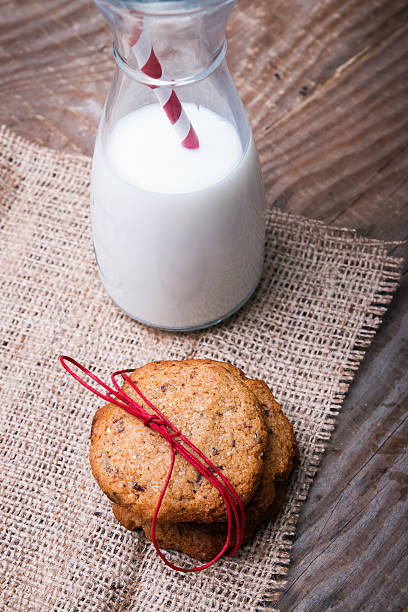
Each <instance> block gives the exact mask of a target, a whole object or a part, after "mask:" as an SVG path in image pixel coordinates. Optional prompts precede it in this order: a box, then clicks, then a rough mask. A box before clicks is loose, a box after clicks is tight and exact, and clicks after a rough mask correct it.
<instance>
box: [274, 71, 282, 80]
mask: <svg viewBox="0 0 408 612" xmlns="http://www.w3.org/2000/svg"><path fill="white" fill-rule="evenodd" d="M275 79H277V80H278V81H280V80H281V75H280V74H279V72H275Z"/></svg>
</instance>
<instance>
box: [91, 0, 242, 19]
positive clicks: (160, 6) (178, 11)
mask: <svg viewBox="0 0 408 612" xmlns="http://www.w3.org/2000/svg"><path fill="white" fill-rule="evenodd" d="M235 2H236V0H95V3H96V4H97V5H99V4H105V5H107V6H112V7H116V8H119V9H126V10H131V11H132V12H135V13H140V14H141V15H146V16H150V17H156V16H157V17H172V16H174V17H179V16H180V15H183V16H184V15H191V14H199V13H208V12H213V11H215V10H218V9H220V8H221V7H224V6H228V5H229V4H235Z"/></svg>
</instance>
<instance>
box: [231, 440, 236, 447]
mask: <svg viewBox="0 0 408 612" xmlns="http://www.w3.org/2000/svg"><path fill="white" fill-rule="evenodd" d="M235 447H236V443H235V440H233V441H232V448H235Z"/></svg>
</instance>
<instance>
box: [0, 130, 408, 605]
mask: <svg viewBox="0 0 408 612" xmlns="http://www.w3.org/2000/svg"><path fill="white" fill-rule="evenodd" d="M0 166H1V170H0V195H1V201H0V204H1V208H0V211H1V212H0V249H1V291H0V308H1V317H0V329H1V336H0V343H1V364H2V370H1V374H0V394H1V396H0V397H1V401H0V412H1V449H0V456H1V461H2V467H1V470H0V473H1V479H2V497H1V502H0V508H1V521H2V526H1V531H2V537H1V544H0V548H1V563H2V584H1V585H0V586H1V596H0V597H1V601H2V605H3V606H4V608H3V609H7V610H13V611H19V610H30V611H31V610H46V611H49V610H69V611H73V610H87V611H88V610H95V611H102V610H106V611H108V610H109V611H110V610H118V611H119V610H139V611H143V612H145V611H149V612H150V611H154V610H166V611H172V610H174V611H177V612H179V611H183V612H187V611H190V610H191V611H193V610H194V611H198V610H200V611H201V610H202V611H204V610H205V611H207V610H212V611H215V610H225V611H228V612H231V611H232V610H264V609H265V607H267V608H268V609H271V607H272V606H273V603H271V602H273V601H274V600H277V598H278V596H279V592H280V591H281V589H282V587H283V585H284V582H285V578H284V577H285V573H286V572H287V567H288V564H289V554H290V547H291V542H292V540H293V536H294V533H295V525H296V519H297V516H298V514H299V510H300V506H301V504H302V503H303V501H304V500H305V499H306V495H307V492H308V489H309V487H310V484H311V482H312V480H313V477H314V475H315V473H316V470H317V467H318V465H319V462H320V459H321V456H322V453H323V451H324V449H325V447H326V445H327V443H328V440H329V439H330V435H331V432H332V430H333V428H334V425H335V420H336V415H337V414H338V411H339V409H340V406H341V403H342V401H343V399H344V394H345V393H346V391H347V388H348V386H349V384H350V382H351V380H352V378H353V376H354V373H355V371H356V369H357V367H358V365H359V363H360V361H361V359H362V357H363V355H364V351H365V350H366V348H367V346H368V345H369V343H370V341H371V340H372V338H373V336H374V333H375V330H376V329H377V327H378V325H379V324H380V321H381V317H382V315H383V314H384V312H385V310H386V305H387V304H388V303H389V302H390V300H391V298H392V294H393V292H394V291H395V289H396V287H397V283H398V279H399V270H400V265H401V261H400V260H397V259H395V258H392V257H390V256H388V255H387V249H388V247H389V245H387V244H384V243H383V242H380V241H377V240H368V239H365V238H359V237H358V236H356V234H355V233H354V232H353V231H350V230H343V229H338V228H329V227H325V226H324V225H322V224H321V223H319V222H316V221H311V220H308V219H304V218H300V217H295V216H292V215H289V214H287V213H284V212H282V211H280V210H277V209H273V210H270V211H268V212H267V255H266V264H265V270H264V276H263V279H262V282H261V284H260V287H259V289H258V290H257V292H256V294H255V296H254V298H253V299H252V300H251V301H250V303H248V304H247V305H246V306H245V307H244V308H243V309H242V310H241V311H240V312H239V313H238V314H237V315H235V316H234V317H232V318H231V319H230V320H228V321H226V322H225V323H223V324H221V325H218V326H217V327H214V328H212V329H208V330H204V331H201V332H194V333H188V334H175V333H164V332H158V331H155V330H153V329H148V328H146V327H143V326H142V325H139V324H137V323H135V322H134V321H132V320H131V319H129V318H128V317H127V316H125V315H123V314H122V313H121V312H120V311H119V310H118V309H117V308H116V306H114V304H113V303H112V302H111V301H110V299H109V298H108V297H107V295H106V293H105V291H104V289H103V287H102V284H101V281H100V280H99V277H98V273H97V269H96V265H95V261H94V256H93V252H92V245H91V236H90V225H89V202H88V199H89V195H88V192H89V170H90V163H89V160H88V159H87V158H85V157H78V156H71V155H66V154H60V153H56V152H54V151H49V150H46V149H43V148H40V147H37V146H34V145H31V144H29V143H27V142H26V141H24V140H22V139H20V138H17V137H15V136H14V135H12V134H11V133H10V132H9V131H7V130H6V129H4V128H3V129H2V130H0ZM60 353H66V354H69V355H71V356H73V357H75V358H77V359H78V360H80V361H81V362H83V363H84V364H86V365H88V366H91V367H93V368H94V369H95V372H96V373H97V374H98V375H99V376H101V377H102V378H103V377H106V378H107V377H108V375H109V373H110V372H111V371H113V370H116V369H119V368H125V367H132V366H134V367H137V366H139V365H141V364H143V363H145V362H148V361H151V360H156V359H162V358H177V359H182V358H190V357H213V358H215V359H222V360H227V361H230V362H232V363H234V364H236V365H237V366H239V367H241V368H243V369H244V370H245V372H246V373H247V374H248V375H250V376H253V377H260V378H263V379H264V380H266V381H267V382H268V384H270V386H271V387H272V389H273V390H274V393H275V394H276V396H277V398H278V399H279V401H280V402H281V403H282V404H283V406H284V409H285V412H286V414H287V415H288V417H289V418H290V420H291V422H292V423H293V425H294V428H295V432H296V437H297V440H298V443H299V447H300V457H301V459H300V466H299V469H298V471H297V472H296V474H295V477H294V479H293V482H292V486H291V488H290V490H289V496H288V500H287V503H286V506H285V508H284V510H283V511H282V512H281V514H280V515H279V517H278V518H277V519H276V520H275V522H269V523H268V524H267V525H265V527H264V528H262V529H261V530H260V531H259V533H258V535H257V536H256V538H255V539H254V541H253V542H252V543H251V544H250V545H247V546H245V547H244V548H243V549H242V550H241V551H240V552H239V554H238V555H237V556H236V557H235V558H232V559H229V558H226V559H223V560H222V561H221V562H219V563H218V564H217V565H215V566H212V567H211V568H210V569H208V570H207V571H204V572H200V573H197V574H191V575H181V574H178V573H175V572H173V571H172V570H168V569H167V568H166V567H165V566H164V565H163V563H162V562H161V561H160V560H159V558H158V557H157V556H156V553H155V552H154V549H153V547H152V545H151V544H149V543H146V542H145V540H144V539H143V537H141V536H139V535H138V534H136V533H130V532H126V531H125V530H124V529H123V528H121V527H120V526H119V525H118V524H117V523H116V522H115V520H114V519H113V517H112V513H111V509H110V503H109V501H108V500H107V499H106V498H105V497H104V496H103V495H102V493H101V491H100V490H99V489H98V487H97V485H96V484H95V482H94V480H93V478H92V476H91V472H90V468H89V465H88V446H89V432H90V424H91V420H92V415H93V413H94V411H95V409H96V408H97V406H98V405H99V403H98V400H97V399H96V398H95V397H94V396H92V395H91V394H89V393H87V392H86V391H85V390H84V389H83V388H82V387H80V386H79V385H78V384H77V383H75V382H74V381H73V380H72V379H71V378H70V377H69V376H68V375H67V374H66V373H65V372H64V371H63V370H62V368H61V367H60V365H59V363H58V361H57V360H58V356H59V355H60ZM170 556H171V558H172V559H173V560H176V561H177V562H178V563H187V564H188V563H189V560H188V559H187V558H185V557H183V556H182V555H179V554H177V553H170Z"/></svg>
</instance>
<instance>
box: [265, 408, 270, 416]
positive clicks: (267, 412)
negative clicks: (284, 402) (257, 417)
mask: <svg viewBox="0 0 408 612" xmlns="http://www.w3.org/2000/svg"><path fill="white" fill-rule="evenodd" d="M264 414H265V416H269V415H270V414H271V411H270V410H268V408H264Z"/></svg>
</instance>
